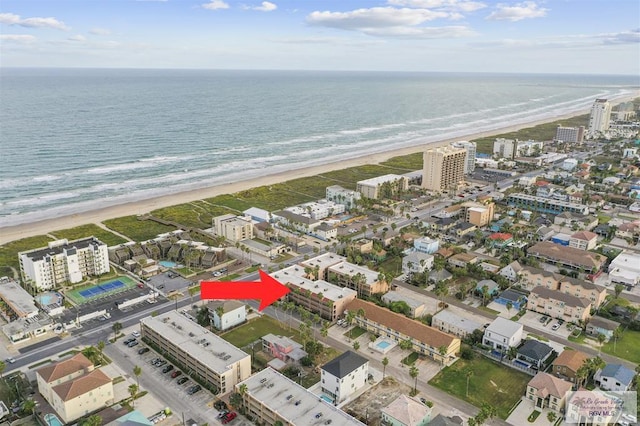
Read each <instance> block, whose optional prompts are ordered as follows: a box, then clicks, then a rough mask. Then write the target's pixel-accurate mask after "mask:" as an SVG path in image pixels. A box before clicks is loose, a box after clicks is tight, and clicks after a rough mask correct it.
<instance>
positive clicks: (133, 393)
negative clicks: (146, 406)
mask: <svg viewBox="0 0 640 426" xmlns="http://www.w3.org/2000/svg"><path fill="white" fill-rule="evenodd" d="M137 394H138V385H136V384H135V383H134V384H131V385H129V395H131V406H132V407H133V408H136V395H137Z"/></svg>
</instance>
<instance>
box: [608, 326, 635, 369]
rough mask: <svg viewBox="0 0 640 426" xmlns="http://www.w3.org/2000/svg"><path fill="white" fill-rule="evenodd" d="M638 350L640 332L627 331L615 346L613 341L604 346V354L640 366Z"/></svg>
mask: <svg viewBox="0 0 640 426" xmlns="http://www.w3.org/2000/svg"><path fill="white" fill-rule="evenodd" d="M614 346H615V351H614ZM638 348H640V331H633V330H625V331H623V332H622V334H621V337H620V338H619V339H618V341H617V342H616V343H615V345H614V342H613V339H611V341H610V342H607V343H605V344H604V345H603V346H602V352H606V353H608V354H610V355H615V356H618V357H620V358H624V359H626V360H628V361H631V362H634V363H636V364H640V350H638Z"/></svg>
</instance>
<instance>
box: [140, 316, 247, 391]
mask: <svg viewBox="0 0 640 426" xmlns="http://www.w3.org/2000/svg"><path fill="white" fill-rule="evenodd" d="M140 329H141V334H142V338H143V339H144V340H145V341H147V342H149V343H151V344H152V345H154V346H155V348H157V349H158V350H159V351H160V352H161V353H163V354H166V355H168V356H170V357H171V358H173V359H174V360H175V361H176V362H177V363H178V364H180V365H181V368H182V369H183V371H184V372H186V373H188V374H190V375H195V376H196V377H198V378H199V379H200V380H201V381H202V382H204V383H205V384H207V385H209V386H213V387H214V388H215V389H217V390H218V391H219V392H220V394H226V393H227V392H230V391H231V390H232V389H233V387H234V386H235V385H236V384H237V383H239V382H241V381H243V380H245V379H246V378H247V377H249V376H250V375H251V356H250V355H248V354H246V353H245V352H243V351H241V350H240V349H238V348H236V347H235V346H233V345H232V344H231V343H229V342H227V341H226V340H224V339H222V338H221V337H218V336H217V335H215V334H214V333H212V332H210V331H208V330H207V329H205V328H204V327H201V326H200V325H198V324H197V323H195V322H194V321H191V320H190V319H188V318H187V317H185V316H184V315H181V314H179V313H178V312H177V311H169V312H166V313H162V314H159V315H157V316H155V317H152V316H149V317H145V318H142V319H141V320H140Z"/></svg>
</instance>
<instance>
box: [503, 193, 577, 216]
mask: <svg viewBox="0 0 640 426" xmlns="http://www.w3.org/2000/svg"><path fill="white" fill-rule="evenodd" d="M507 204H509V205H510V206H512V207H519V208H521V209H526V210H532V211H537V212H541V213H550V214H558V213H563V212H571V213H578V214H581V215H586V214H588V213H589V207H588V206H587V205H585V204H576V203H570V202H567V201H562V200H556V199H553V198H547V197H537V196H535V195H529V194H523V193H521V192H516V193H513V194H509V196H508V197H507Z"/></svg>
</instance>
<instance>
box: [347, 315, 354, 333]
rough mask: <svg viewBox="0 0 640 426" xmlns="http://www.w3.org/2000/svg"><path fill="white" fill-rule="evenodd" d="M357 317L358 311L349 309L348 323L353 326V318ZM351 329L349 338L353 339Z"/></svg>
mask: <svg viewBox="0 0 640 426" xmlns="http://www.w3.org/2000/svg"><path fill="white" fill-rule="evenodd" d="M355 317H356V313H355V312H354V311H347V324H348V325H349V326H351V324H353V320H354V318H355ZM351 330H353V329H349V339H351Z"/></svg>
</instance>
